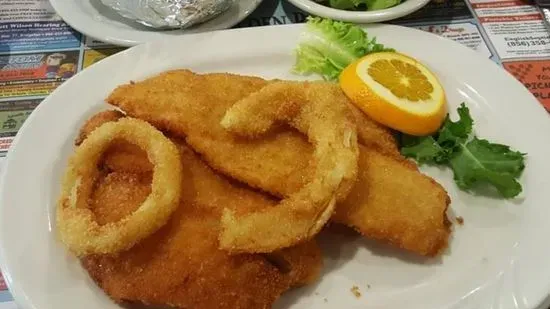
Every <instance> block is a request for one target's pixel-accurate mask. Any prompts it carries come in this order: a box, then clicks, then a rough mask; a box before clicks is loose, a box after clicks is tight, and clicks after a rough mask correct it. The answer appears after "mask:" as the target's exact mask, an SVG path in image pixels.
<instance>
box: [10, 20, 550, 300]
mask: <svg viewBox="0 0 550 309" xmlns="http://www.w3.org/2000/svg"><path fill="white" fill-rule="evenodd" d="M302 26H303V24H290V25H278V26H261V27H253V28H237V29H229V30H220V31H213V32H211V33H208V34H206V35H208V36H210V39H212V38H214V37H215V36H216V35H230V33H235V32H254V31H262V29H270V30H271V31H276V28H282V27H285V28H296V29H300V28H301V27H302ZM371 27H382V28H394V29H397V28H399V29H400V30H402V31H409V32H415V33H419V34H420V33H422V35H428V36H431V38H432V39H434V40H441V41H447V44H449V43H451V44H455V45H454V47H456V48H458V49H460V51H462V52H464V53H466V54H468V53H469V56H470V57H475V58H477V59H479V61H484V62H487V61H488V64H489V63H491V64H492V65H494V66H495V68H499V69H501V70H502V71H501V73H504V74H502V75H503V78H504V76H506V77H505V78H506V79H508V80H509V81H510V82H514V83H516V85H518V86H521V87H518V89H517V91H521V92H523V93H524V94H526V95H529V97H530V101H531V103H529V102H526V104H527V105H531V106H530V107H529V108H535V109H538V113H545V112H546V111H545V109H544V108H543V107H542V105H541V104H540V103H539V102H538V100H536V99H535V97H534V96H533V95H532V94H531V93H530V92H529V91H528V90H527V89H526V88H525V87H524V86H523V85H522V84H521V83H520V82H519V81H518V80H517V79H515V78H514V77H513V76H512V75H511V74H510V73H508V72H507V71H506V70H504V69H502V68H501V67H500V66H498V65H497V64H496V63H494V62H492V61H491V60H489V59H486V58H484V57H482V56H481V55H479V54H477V53H475V52H474V51H473V50H471V49H469V48H467V47H465V46H462V45H461V44H459V43H457V42H454V41H452V40H450V39H447V38H443V37H440V36H437V35H435V34H432V33H427V32H424V31H421V30H418V29H414V28H409V27H404V26H399V25H387V24H374V25H369V26H367V27H366V28H367V29H369V28H371ZM296 31H297V30H296ZM204 35H205V33H196V34H189V35H187V36H186V37H188V38H186V39H189V40H191V39H192V38H193V37H195V36H197V37H200V36H204ZM176 39H177V38H174V40H176ZM154 44H156V43H155V42H148V43H145V44H141V45H139V46H135V47H132V48H129V49H126V50H124V51H122V52H120V53H119V54H120V56H117V55H118V54H117V55H113V56H111V57H108V58H106V59H105V60H102V61H101V62H104V64H103V65H101V66H99V65H94V66H92V67H90V68H87V69H86V70H82V71H80V72H79V73H78V74H76V75H75V77H73V78H71V79H70V80H68V81H66V82H65V83H63V84H62V85H60V86H59V87H58V88H57V89H56V90H54V91H53V92H52V93H51V94H50V95H49V96H48V97H47V98H45V99H44V101H43V102H42V103H41V104H39V105H38V107H37V108H36V109H35V110H34V111H33V112H32V114H31V115H30V116H29V118H28V121H26V122H25V123H24V124H23V126H22V127H21V128H20V130H19V132H18V134H17V135H16V137H15V138H14V140H13V142H12V147H10V149H9V151H8V155H7V157H6V160H5V163H4V167H3V168H2V171H1V175H0V223H1V222H3V221H4V220H6V218H5V217H4V214H5V209H6V208H7V207H9V206H5V205H6V203H3V202H2V201H4V200H5V195H6V193H5V191H6V182H7V180H6V179H7V177H8V175H9V174H10V171H11V166H12V165H10V164H9V163H10V162H11V161H13V160H14V159H13V158H14V156H13V155H11V154H12V153H17V151H18V144H19V142H20V140H21V139H22V138H24V136H25V134H26V133H25V132H26V131H27V130H28V129H27V128H28V127H29V126H30V125H31V123H32V121H33V119H34V118H35V117H36V115H38V114H39V113H41V112H40V111H41V110H42V109H44V108H46V107H45V106H46V105H47V104H49V103H48V102H50V101H52V100H54V99H55V96H53V95H54V94H55V93H57V92H61V91H64V90H63V89H65V88H69V87H70V86H71V84H72V83H74V82H75V80H76V79H77V77H76V76H79V75H82V74H91V73H85V72H92V71H95V70H100V69H101V68H102V67H104V66H106V65H108V64H109V63H113V62H115V61H116V60H117V57H122V55H125V54H130V53H139V51H140V50H141V49H150V48H151V46H152V45H154ZM52 97H53V98H54V99H52ZM44 103H46V104H44ZM524 103H525V102H524ZM537 117H538V116H537ZM548 119H550V118H548ZM542 126H543V128H550V123H543V124H542ZM2 228H3V225H0V229H2ZM7 234H8V233H0V249H2V248H3V247H5V245H4V244H5V242H6V239H8V238H9V237H8V236H4V235H7ZM8 255H9V254H8ZM0 268H2V269H3V270H4V271H3V274H4V278H5V279H6V283H7V285H8V287H9V289H10V292H11V293H12V295H13V296H14V300H15V302H16V303H17V304H18V305H19V306H21V307H22V308H24V309H26V308H32V309H41V308H37V307H36V306H35V305H34V304H33V303H32V300H31V299H30V297H29V296H28V295H27V294H26V293H25V292H24V291H23V288H22V286H21V284H20V283H19V282H14V281H13V278H12V274H11V272H10V267H9V262H8V258H7V255H6V250H0ZM549 268H550V266H549ZM545 290H547V291H549V292H550V278H549V279H548V281H547V282H546V286H545ZM547 297H548V294H546V295H540V297H539V298H538V300H537V301H536V303H537V306H540V304H542V303H543V302H544V301H545V300H546V299H547ZM534 308H536V307H533V309H534Z"/></svg>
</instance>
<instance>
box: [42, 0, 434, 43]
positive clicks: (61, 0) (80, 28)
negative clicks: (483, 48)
mask: <svg viewBox="0 0 550 309" xmlns="http://www.w3.org/2000/svg"><path fill="white" fill-rule="evenodd" d="M49 1H50V4H51V6H52V7H53V9H54V11H55V13H56V14H57V15H58V16H59V17H60V18H61V20H62V21H63V22H65V23H66V24H67V25H69V26H70V27H71V28H73V29H74V30H76V31H77V32H79V33H80V34H81V35H82V36H86V37H90V38H93V39H96V40H99V41H102V42H104V43H108V44H112V45H115V46H118V47H133V46H136V45H140V44H144V43H149V42H152V41H155V40H160V39H165V38H166V37H167V38H170V37H173V35H164V34H158V33H161V31H155V30H152V31H151V33H155V35H158V36H157V37H155V38H153V39H145V40H137V39H124V38H122V37H112V36H108V35H102V33H101V31H96V30H94V29H95V28H93V27H88V28H87V27H85V25H82V24H81V23H80V22H79V19H78V18H76V17H74V14H71V13H73V11H72V10H71V9H70V8H68V7H67V6H66V4H65V3H66V2H76V1H91V0H69V1H67V0H49ZM97 1H99V0H97ZM235 1H238V0H235ZM235 1H234V3H235ZM249 1H250V3H251V4H252V5H251V7H250V8H249V9H248V10H243V12H244V14H243V15H242V16H239V17H238V18H234V19H233V20H232V21H231V22H228V23H226V24H225V25H223V26H221V27H212V28H208V29H204V30H201V28H200V25H198V28H194V29H192V30H181V31H182V32H181V33H180V34H179V35H189V34H196V33H202V32H205V31H218V30H225V29H231V28H232V27H234V26H235V25H237V24H239V23H240V22H242V21H243V20H244V19H246V18H247V17H248V16H250V14H252V13H253V12H254V11H255V10H256V9H257V8H258V7H259V6H260V4H261V3H262V1H263V0H249ZM428 1H429V0H428ZM234 3H233V4H232V5H234ZM75 5H77V4H75ZM225 13H227V12H223V13H221V14H220V15H219V16H216V17H215V18H214V19H212V20H210V21H207V23H208V22H212V21H215V20H216V18H218V17H220V16H222V15H223V14H225ZM121 19H123V17H121ZM95 24H100V23H97V22H96V23H95ZM109 28H111V29H114V28H116V27H115V26H111V27H109ZM90 29H91V31H90ZM122 30H125V31H131V32H135V33H139V32H142V31H140V30H136V29H122ZM173 31H180V30H173ZM82 43H84V42H83V41H82Z"/></svg>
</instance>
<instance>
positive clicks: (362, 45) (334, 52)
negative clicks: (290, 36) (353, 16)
mask: <svg viewBox="0 0 550 309" xmlns="http://www.w3.org/2000/svg"><path fill="white" fill-rule="evenodd" d="M381 51H393V49H389V48H386V47H384V45H382V44H379V43H377V42H376V39H375V38H372V39H370V38H369V37H368V36H367V33H366V32H365V31H363V29H361V28H360V27H359V26H356V25H353V24H350V23H345V22H341V21H334V20H331V19H326V18H320V17H311V16H310V17H308V19H307V22H306V24H305V31H304V32H302V34H301V36H300V42H299V44H298V47H297V49H296V63H295V65H294V68H293V69H292V71H293V72H294V73H297V74H302V75H310V74H319V75H321V76H322V77H323V78H324V79H325V80H331V81H333V80H336V79H337V78H338V76H339V75H340V72H342V70H343V69H344V68H345V67H347V66H348V65H349V64H350V63H352V62H353V61H355V60H356V59H359V58H360V57H362V56H364V55H367V54H370V53H373V52H381Z"/></svg>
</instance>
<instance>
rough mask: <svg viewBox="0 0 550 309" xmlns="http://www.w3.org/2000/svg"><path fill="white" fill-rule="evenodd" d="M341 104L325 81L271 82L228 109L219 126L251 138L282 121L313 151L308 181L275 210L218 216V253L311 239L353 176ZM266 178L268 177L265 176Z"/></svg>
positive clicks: (350, 135)
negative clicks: (219, 226) (312, 166)
mask: <svg viewBox="0 0 550 309" xmlns="http://www.w3.org/2000/svg"><path fill="white" fill-rule="evenodd" d="M345 100H347V99H346V98H345V96H344V95H343V93H342V92H341V90H340V89H339V88H338V86H333V85H332V84H328V83H325V82H312V83H299V82H288V81H286V82H284V81H281V82H279V81H277V82H273V83H271V84H269V85H267V86H265V87H264V88H262V89H260V90H259V91H257V92H255V93H253V94H251V95H250V96H248V97H246V98H244V99H242V100H241V101H239V102H237V103H236V104H235V105H233V106H232V107H231V108H230V109H229V110H228V111H227V112H226V114H225V115H224V117H223V119H222V121H221V125H222V126H223V127H224V128H226V129H228V130H230V131H231V132H233V133H236V134H239V135H243V136H247V137H257V136H260V135H262V134H263V133H265V132H267V131H268V130H269V129H270V128H271V127H273V125H274V124H275V123H276V122H280V121H285V122H288V123H289V124H290V125H291V126H293V127H295V128H296V129H298V131H300V132H302V133H304V134H306V135H307V136H308V138H309V141H310V142H311V143H312V144H313V145H314V146H315V151H314V155H313V162H311V164H313V165H314V166H315V170H314V174H313V177H312V179H313V180H312V181H311V182H310V183H308V184H306V185H305V186H304V187H303V188H302V189H300V190H299V191H298V192H296V193H294V194H292V195H290V196H288V197H287V198H286V199H283V200H282V201H281V202H280V204H279V205H277V207H273V208H268V209H265V210H262V211H258V212H256V213H249V214H245V215H242V216H237V215H236V214H235V213H234V212H232V211H231V210H229V209H225V210H224V212H223V215H222V231H221V233H220V248H222V249H224V250H228V251H230V252H233V253H239V252H249V253H265V252H272V251H274V250H278V249H281V248H285V247H289V246H293V245H296V244H298V243H300V242H302V241H305V240H307V239H309V238H311V237H313V236H314V235H315V234H317V233H318V232H319V231H320V230H321V228H322V227H323V226H324V224H325V223H326V222H327V221H328V220H329V218H330V217H331V215H332V213H333V211H334V206H335V203H336V200H337V197H338V198H343V197H345V196H346V195H347V193H348V192H349V190H350V189H351V186H352V185H353V183H354V181H355V179H356V176H357V159H358V154H359V150H358V146H357V132H356V128H355V124H354V122H353V121H352V120H351V115H350V111H349V109H348V107H347V101H345ZM266 177H269V176H266Z"/></svg>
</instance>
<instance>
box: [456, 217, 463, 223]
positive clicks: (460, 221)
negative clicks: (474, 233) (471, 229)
mask: <svg viewBox="0 0 550 309" xmlns="http://www.w3.org/2000/svg"><path fill="white" fill-rule="evenodd" d="M456 222H458V224H460V225H464V218H462V217H456Z"/></svg>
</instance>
